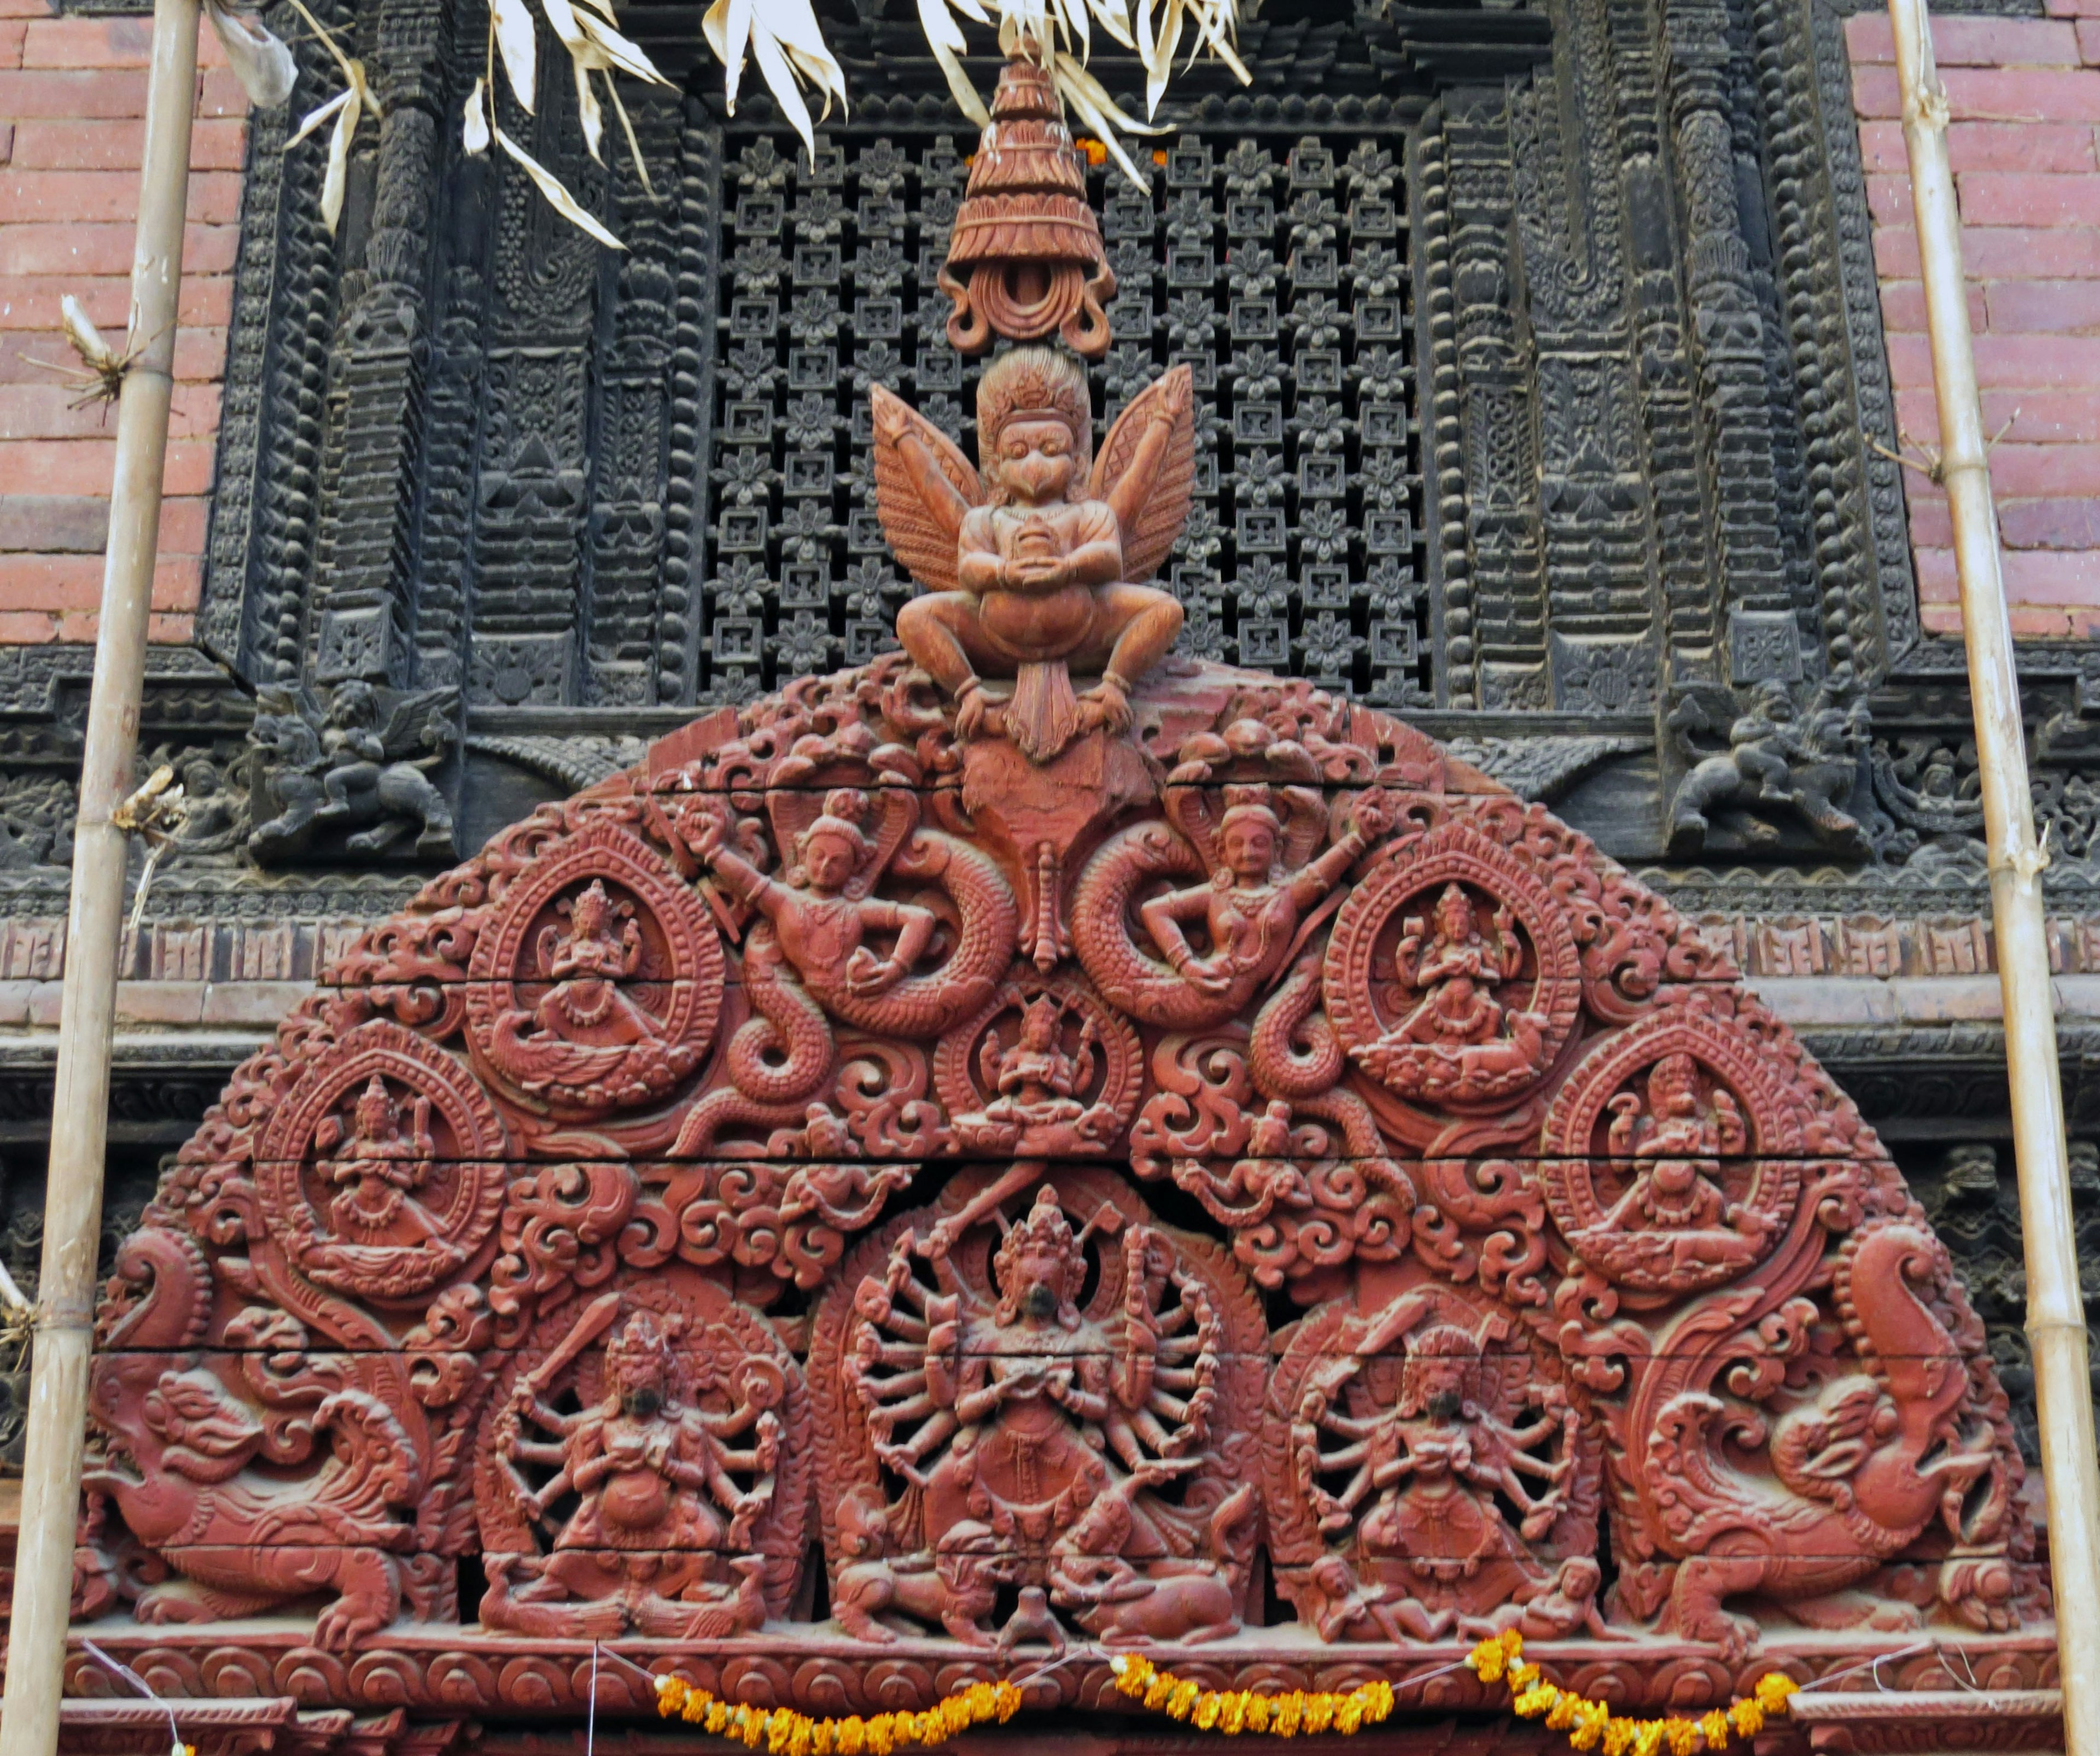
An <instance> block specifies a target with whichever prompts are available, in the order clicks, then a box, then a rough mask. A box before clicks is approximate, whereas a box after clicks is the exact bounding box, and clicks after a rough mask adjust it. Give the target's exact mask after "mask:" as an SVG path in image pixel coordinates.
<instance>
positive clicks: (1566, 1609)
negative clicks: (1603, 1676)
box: [1459, 1555, 1635, 1640]
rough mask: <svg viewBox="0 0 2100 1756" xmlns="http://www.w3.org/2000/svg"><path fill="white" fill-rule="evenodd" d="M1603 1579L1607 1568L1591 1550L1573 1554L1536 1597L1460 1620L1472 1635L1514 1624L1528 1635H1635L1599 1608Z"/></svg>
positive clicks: (1498, 1631)
mask: <svg viewBox="0 0 2100 1756" xmlns="http://www.w3.org/2000/svg"><path fill="white" fill-rule="evenodd" d="M1603 1584H1604V1569H1603V1568H1600V1567H1599V1566H1598V1564H1596V1562H1595V1561H1594V1560H1591V1559H1590V1557H1589V1556H1588V1555H1569V1556H1568V1559H1567V1560H1564V1561H1563V1562H1562V1563H1561V1564H1560V1567H1559V1568H1558V1569H1557V1570H1556V1571H1555V1573H1554V1575H1553V1582H1552V1584H1551V1585H1550V1586H1547V1587H1546V1590H1545V1591H1542V1592H1540V1593H1539V1594H1538V1595H1537V1596H1536V1597H1529V1598H1526V1599H1523V1600H1522V1601H1521V1602H1516V1603H1509V1604H1502V1606H1501V1607H1500V1608H1497V1609H1496V1610H1494V1611H1493V1612H1492V1613H1489V1614H1488V1615H1485V1616H1468V1617H1465V1618H1464V1619H1463V1621H1462V1622H1461V1623H1460V1625H1459V1626H1460V1628H1461V1630H1462V1632H1463V1633H1464V1634H1465V1635H1467V1637H1468V1638H1469V1639H1484V1638H1491V1637H1492V1636H1493V1635H1498V1634H1501V1633H1502V1632H1503V1631H1504V1630H1507V1629H1511V1628H1514V1629H1515V1630H1516V1631H1517V1632H1518V1633H1519V1634H1520V1635H1523V1636H1524V1638H1525V1639H1527V1640H1572V1639H1576V1638H1577V1637H1578V1636H1580V1635H1589V1636H1590V1638H1592V1639H1598V1640H1630V1639H1633V1638H1635V1637H1634V1635H1631V1634H1630V1633H1629V1632H1628V1631H1627V1630H1625V1629H1622V1628H1613V1627H1611V1626H1608V1625H1607V1624H1606V1622H1605V1621H1604V1613H1603V1612H1601V1611H1600V1610H1599V1608H1597V1592H1598V1591H1599V1588H1600V1587H1601V1586H1603Z"/></svg>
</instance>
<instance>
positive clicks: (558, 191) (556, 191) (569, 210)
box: [496, 128, 627, 250]
mask: <svg viewBox="0 0 2100 1756" xmlns="http://www.w3.org/2000/svg"><path fill="white" fill-rule="evenodd" d="M496 144H497V145H498V146H500V147H501V148H503V150H504V151H505V152H507V153H509V154H510V157H513V158H514V159H515V160H517V161H518V164H519V165H521V166H523V169H524V172H525V174H526V175H527V176H528V177H530V178H531V179H532V181H533V182H534V183H537V184H538V185H539V187H540V194H542V195H544V196H546V198H547V205H549V207H551V208H553V209H554V211H555V212H556V213H558V214H560V215H561V216H562V218H564V219H566V220H567V221H568V222H569V223H570V224H571V225H572V226H576V227H580V229H582V230H583V231H585V232H589V234H590V236H593V238H596V239H597V240H598V242H599V243H601V244H602V245H606V246H607V248H608V249H615V250H624V249H626V248H627V246H626V245H624V244H622V243H621V242H620V240H619V239H617V238H616V237H615V236H613V235H612V234H611V232H608V231H607V230H606V228H605V227H604V225H603V224H602V223H601V222H600V221H599V219H598V216H597V215H596V214H593V213H591V212H590V211H589V210H587V209H586V208H585V207H584V206H583V205H582V204H581V203H580V202H579V201H577V200H576V197H575V196H572V195H571V194H570V193H569V192H568V191H567V189H565V188H562V179H560V178H558V177H557V176H556V175H555V174H554V173H553V172H552V171H550V170H548V169H547V167H546V166H545V165H542V164H541V163H540V161H539V160H537V159H536V158H535V157H532V154H531V153H530V152H527V151H526V150H525V148H523V147H522V146H520V145H518V143H517V142H516V141H515V140H513V139H511V138H510V135H507V134H506V133H505V132H504V130H502V129H501V128H498V129H497V130H496Z"/></svg>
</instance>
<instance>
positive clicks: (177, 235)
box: [0, 0, 199, 1756]
mask: <svg viewBox="0 0 2100 1756" xmlns="http://www.w3.org/2000/svg"><path fill="white" fill-rule="evenodd" d="M198 13H199V3H198V0H156V3H155V6H154V8H153V45H152V63H151V71H150V73H149V74H148V83H147V88H146V143H145V153H144V159H143V164H142V165H141V167H140V170H139V230H138V236H137V238H136V240H135V243H134V245H133V249H132V256H131V320H130V329H129V335H130V340H131V342H133V343H134V344H135V345H136V346H138V348H139V352H138V355H137V357H136V358H135V360H133V361H132V363H131V365H130V369H129V370H128V371H127V373H126V375H125V378H124V383H123V386H122V389H121V392H120V393H119V396H118V399H117V465H116V479H115V481H114V483H113V486H112V488H111V491H110V502H109V543H108V549H107V551H106V553H105V554H104V563H103V573H102V614H101V635H100V638H99V640H98V642H96V645H95V677H94V682H93V685H92V688H91V693H90V695H89V697H88V708H87V742H86V748H85V750H84V752H82V759H81V775H80V815H79V820H78V822H77V825H76V827H75V828H74V832H73V896H72V901H71V904H70V907H68V911H67V916H66V944H65V981H64V987H63V990H62V991H61V995H60V1006H59V1043H58V1076H57V1084H56V1088H55V1092H54V1095H53V1099H52V1110H51V1167H50V1170H49V1172H48V1174H47V1176H46V1181H45V1194H44V1245H43V1260H42V1277H41V1279H40V1280H39V1282H38V1300H37V1316H36V1351H35V1356H34V1361H33V1368H32V1373H31V1377H30V1380H29V1434H28V1436H29V1446H28V1455H27V1457H26V1458H25V1459H24V1469H23V1482H22V1523H21V1529H20V1538H19V1541H18V1543H17V1546H16V1555H15V1599H14V1604H13V1606H12V1610H11V1614H10V1617H9V1620H8V1645H7V1696H6V1701H5V1705H4V1706H0V1756H53V1752H54V1751H55V1750H56V1749H57V1748H58V1736H59V1700H60V1694H61V1692H62V1690H63V1687H64V1675H63V1670H64V1662H65V1637H66V1623H67V1619H68V1614H69V1612H70V1608H71V1602H72V1597H73V1529H74V1522H75V1519H76V1516H77V1509H78V1507H79V1502H80V1471H81V1445H82V1436H83V1432H84V1429H85V1426H86V1407H87V1371H88V1356H89V1352H90V1348H91V1345H92V1343H93V1339H94V1336H93V1321H94V1309H95V1255H96V1249H97V1245H98V1244H99V1241H100V1238H101V1233H102V1176H103V1154H104V1148H105V1146H106V1145H107V1141H108V1113H109V1047H110V1033H111V1030H112V1028H113V1024H114V1022H115V1014H116V1008H117V960H118V957H119V955H120V954H121V949H122V944H123V938H124V878H125V865H126V856H127V854H128V852H129V849H128V847H127V845H126V838H125V832H124V831H123V830H121V829H120V828H119V827H117V825H116V823H113V821H112V817H113V814H114V813H115V811H116V810H117V806H118V805H120V804H121V803H122V802H123V801H124V799H125V796H126V795H127V794H128V793H129V792H130V790H131V784H132V780H131V771H132V763H133V760H134V758H135V755H136V751H137V745H138V741H139V697H140V695H142V693H143V690H144V686H145V672H146V634H147V622H148V611H149V608H150V606H151V604H152V595H153V563H154V559H155V554H156V549H157V545H158V542H159V537H160V524H161V472H162V469H163V466H164V465H165V461H166V452H167V444H168V405H169V402H170V397H171V395H172V394H173V391H174V361H175V315H176V301H177V296H178V294H179V291H180V289H181V285H182V275H183V209H184V205H185V202H186V201H187V199H188V189H189V165H190V117H191V114H192V111H193V110H194V108H195V107H196V64H197V20H198Z"/></svg>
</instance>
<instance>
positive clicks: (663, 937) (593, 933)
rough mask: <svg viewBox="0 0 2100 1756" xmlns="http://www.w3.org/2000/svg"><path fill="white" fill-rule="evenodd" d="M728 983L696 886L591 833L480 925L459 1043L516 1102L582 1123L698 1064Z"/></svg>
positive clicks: (626, 838) (623, 839) (554, 853)
mask: <svg viewBox="0 0 2100 1756" xmlns="http://www.w3.org/2000/svg"><path fill="white" fill-rule="evenodd" d="M724 973H725V965H724V961H723V958H722V950H721V936H720V934H719V933H718V932H717V929H716V925H715V922H714V920H713V918H712V916H711V915H710V914H709V913H708V907H707V904H706V903H705V902H704V901H702V900H701V898H699V895H698V894H697V893H695V891H694V890H693V889H692V887H691V886H690V885H687V884H684V883H682V882H681V881H680V880H679V878H678V876H677V873H676V872H674V871H673V870H672V869H671V867H670V866H669V864H668V862H667V861H666V860H665V859H664V857H663V855H662V854H660V853H657V852H655V850H653V849H650V848H649V847H647V846H646V845H644V844H643V843H642V841H641V840H639V839H638V838H637V836H634V835H633V833H631V832H628V831H626V830H624V829H621V828H619V827H615V826H613V825H611V824H592V825H590V826H589V827H586V828H585V829H583V830H582V831H580V832H579V833H577V834H576V835H574V836H569V837H567V838H565V839H564V840H560V841H557V842H555V843H554V844H552V845H549V846H548V847H547V848H545V849H542V850H541V851H540V854H539V857H538V858H537V859H536V861H535V863H534V864H533V866H532V868H531V869H530V870H529V871H527V872H525V873H523V874H521V875H520V876H518V878H517V879H516V880H514V882H513V883H512V884H511V885H510V887H509V888H508V889H506V890H505V892H504V894H503V898H502V900H501V902H500V903H498V904H497V905H496V907H494V908H493V909H492V911H490V913H489V916H488V917H487V919H486V920H484V921H483V923H482V925H481V929H480V933H479V937H478V938H476V940H475V942H474V955H473V956H472V958H471V960H470V962H469V964H468V975H469V980H470V986H469V987H468V988H467V991H466V1021H467V1036H468V1041H469V1042H470V1044H471V1045H472V1048H473V1050H474V1057H475V1059H476V1062H477V1064H478V1065H479V1066H480V1067H482V1068H483V1070H485V1071H486V1072H487V1074H488V1075H489V1076H490V1077H491V1078H492V1079H493V1080H495V1081H496V1082H499V1083H501V1085H502V1086H503V1087H504V1088H505V1090H507V1091H508V1092H511V1093H514V1094H515V1095H516V1096H517V1097H518V1100H519V1101H523V1102H524V1103H527V1104H534V1103H539V1104H545V1105H548V1106H549V1108H551V1109H554V1110H558V1111H567V1112H570V1113H573V1114H584V1115H589V1114H599V1113H602V1112H603V1111H606V1110H611V1109H614V1108H616V1107H620V1106H622V1105H633V1104H639V1103H645V1102H646V1101H649V1100H651V1099H652V1098H660V1097H662V1096H665V1095H666V1094H667V1093H668V1092H670V1091H672V1090H673V1088H675V1087H676V1086H677V1083H678V1082H679V1081H680V1080H682V1079H684V1078H685V1077H686V1075H687V1074H690V1073H691V1072H692V1070H694V1069H695V1067H697V1066H699V1065H700V1064H701V1063H702V1062H703V1061H705V1060H706V1058H707V1054H708V1049H709V1048H711V1047H712V1044H713V1042H714V1035H715V1028H716V1024H717V1020H718V1018H719V1017H720V1014H721V1003H722V988H723V978H724Z"/></svg>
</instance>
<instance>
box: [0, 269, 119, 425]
mask: <svg viewBox="0 0 2100 1756" xmlns="http://www.w3.org/2000/svg"><path fill="white" fill-rule="evenodd" d="M59 326H60V329H61V330H63V331H64V335H65V338H66V340H67V341H68V342H70V343H72V345H73V352H74V353H76V354H77V355H79V356H80V364H79V365H78V366H68V365H64V364H60V362H59V361H57V360H36V359H33V358H31V357H30V356H29V355H24V356H23V358H24V359H25V360H29V364H31V365H33V366H38V367H41V368H42V369H43V370H44V371H46V372H55V373H58V374H59V375H60V377H64V378H68V379H70V380H71V381H72V382H73V384H74V386H76V387H77V389H78V390H79V391H80V395H77V396H76V397H75V398H73V400H72V401H71V402H70V403H68V404H66V406H67V407H68V408H88V407H90V406H91V405H92V404H95V403H101V404H104V405H105V408H104V414H105V417H106V415H107V413H108V409H107V407H106V405H107V404H111V403H113V402H115V401H116V400H117V397H118V395H120V394H121V392H122V390H123V389H124V379H125V376H126V373H129V372H130V369H131V362H132V361H133V360H136V359H137V358H138V357H139V352H140V351H141V350H142V349H143V347H144V346H145V344H144V343H143V342H141V343H139V346H137V347H126V349H125V350H124V351H122V352H121V353H120V352H119V351H117V349H115V348H113V347H112V346H110V345H109V343H108V342H107V341H106V340H105V339H104V337H103V333H102V332H101V331H100V330H99V329H96V328H95V320H94V319H93V318H91V317H90V316H89V315H88V314H87V312H86V310H85V309H84V308H83V307H82V305H81V302H80V301H79V300H78V299H77V298H74V297H73V294H72V293H67V294H65V295H64V297H63V298H60V301H59Z"/></svg>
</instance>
